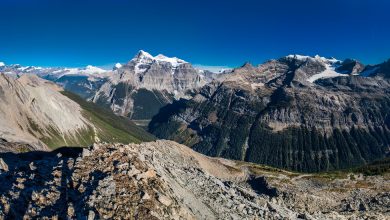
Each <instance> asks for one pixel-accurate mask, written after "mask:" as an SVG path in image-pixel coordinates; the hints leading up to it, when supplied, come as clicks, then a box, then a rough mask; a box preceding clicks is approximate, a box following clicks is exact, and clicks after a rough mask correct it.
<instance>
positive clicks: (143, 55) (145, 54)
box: [135, 50, 153, 59]
mask: <svg viewBox="0 0 390 220" xmlns="http://www.w3.org/2000/svg"><path fill="white" fill-rule="evenodd" d="M135 57H136V58H150V59H153V56H152V55H151V54H150V53H148V52H146V51H144V50H140V51H138V53H137V55H136V56H135Z"/></svg>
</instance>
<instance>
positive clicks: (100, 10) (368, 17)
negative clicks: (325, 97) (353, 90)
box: [0, 0, 390, 67]
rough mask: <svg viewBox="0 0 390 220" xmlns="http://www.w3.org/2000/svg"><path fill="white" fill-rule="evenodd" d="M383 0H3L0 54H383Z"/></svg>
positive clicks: (23, 58)
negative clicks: (141, 50)
mask: <svg viewBox="0 0 390 220" xmlns="http://www.w3.org/2000/svg"><path fill="white" fill-rule="evenodd" d="M389 11H390V1H386V0H360V1H359V0H354V1H352V0H295V1H292V0H272V1H271V0H269V1H261V0H257V1H256V0H240V1H238V0H224V1H211V0H187V1H183V0H180V1H179V0H165V1H157V0H143V1H140V0H137V1H125V0H104V1H103V0H1V1H0V61H4V62H5V63H9V64H10V63H20V64H22V65H40V66H85V65H88V64H92V65H96V66H107V65H112V64H113V63H116V62H126V61H127V60H129V59H131V58H132V57H133V56H134V55H135V53H136V52H137V51H138V50H140V49H143V50H145V51H148V52H150V53H151V54H153V55H157V54H158V53H162V54H165V55H168V56H177V57H179V58H182V59H184V60H187V61H189V62H191V63H193V64H199V65H204V66H230V67H234V66H239V65H241V64H242V63H244V62H246V61H250V62H252V63H254V64H258V63H262V62H264V61H265V60H268V59H271V58H278V57H281V56H285V55H288V54H305V55H316V54H319V55H321V56H334V57H336V58H339V59H344V58H348V57H352V58H356V59H359V60H361V61H363V62H364V63H379V62H382V61H384V60H386V59H388V58H390V28H389V26H390V25H389V23H390V13H389Z"/></svg>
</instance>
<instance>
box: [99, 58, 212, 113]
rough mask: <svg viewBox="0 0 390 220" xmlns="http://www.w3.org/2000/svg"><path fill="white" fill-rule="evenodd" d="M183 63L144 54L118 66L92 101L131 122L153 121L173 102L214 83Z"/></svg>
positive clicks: (189, 65)
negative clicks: (135, 120)
mask: <svg viewBox="0 0 390 220" xmlns="http://www.w3.org/2000/svg"><path fill="white" fill-rule="evenodd" d="M204 73H205V72H204V71H201V70H197V69H195V68H194V67H192V65H191V64H190V63H188V62H186V61H184V60H181V59H179V58H176V57H173V58H171V57H166V56H164V55H161V54H160V55H157V56H152V55H150V54H149V53H147V52H145V51H142V50H141V51H139V53H138V54H137V55H136V56H135V57H134V58H133V59H132V60H130V61H129V62H128V63H127V64H124V65H121V66H117V67H116V68H115V70H114V71H113V72H112V73H111V75H110V76H109V77H108V81H107V82H106V83H104V84H103V85H102V86H101V88H100V89H99V90H98V91H97V92H96V95H95V97H94V98H93V101H94V102H95V103H97V104H100V105H105V106H108V107H110V108H111V109H112V110H113V111H114V112H115V113H116V114H118V115H122V116H126V117H129V118H131V119H151V118H152V117H153V116H154V115H155V114H157V112H158V111H159V109H160V108H161V107H163V106H165V105H166V104H169V103H171V102H172V101H173V100H175V99H178V98H183V97H190V95H191V92H192V91H193V90H194V89H197V88H200V87H201V86H203V85H205V84H206V83H207V82H208V81H210V80H211V77H210V75H209V74H208V72H207V73H206V74H204Z"/></svg>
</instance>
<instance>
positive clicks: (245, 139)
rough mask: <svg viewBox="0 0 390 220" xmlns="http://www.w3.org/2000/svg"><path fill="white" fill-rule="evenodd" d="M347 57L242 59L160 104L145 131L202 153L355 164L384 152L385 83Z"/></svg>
mask: <svg viewBox="0 0 390 220" xmlns="http://www.w3.org/2000/svg"><path fill="white" fill-rule="evenodd" d="M351 62H352V61H345V62H341V61H338V60H336V59H333V58H332V59H326V58H323V57H319V56H316V57H307V56H299V55H290V56H287V57H284V58H281V59H278V60H271V61H268V62H266V63H264V64H262V65H260V66H257V67H255V66H252V65H250V64H246V65H244V66H242V67H241V68H238V69H234V70H232V71H231V72H230V73H226V74H221V75H220V76H219V77H218V78H217V80H216V81H214V82H212V83H209V84H207V85H205V86H204V87H202V88H201V89H199V92H197V93H196V94H195V95H194V97H193V98H192V99H191V100H179V101H176V102H174V103H173V104H171V105H168V106H166V107H164V108H162V109H161V111H160V112H159V114H158V115H156V116H155V117H154V118H153V120H152V121H151V123H150V124H149V129H150V131H151V132H152V133H154V134H155V135H156V136H158V137H160V138H165V139H171V140H175V141H178V142H180V143H184V144H186V145H189V146H191V147H192V148H193V149H195V150H197V151H199V152H201V153H204V154H206V155H210V156H216V157H225V158H229V159H235V160H244V161H250V162H255V163H260V164H268V165H272V166H276V167H280V168H287V169H293V170H299V171H305V172H315V171H324V170H333V169H340V168H348V167H354V166H359V165H362V164H365V163H368V162H370V161H373V160H375V159H380V158H383V157H385V156H386V155H387V154H389V146H390V142H389V140H388V138H387V137H389V135H390V117H389V110H388V109H390V99H389V95H388V94H390V81H389V80H388V79H386V78H383V77H380V76H376V77H365V76H361V75H359V74H360V73H358V72H359V71H360V70H361V69H362V68H361V67H358V66H359V64H358V63H357V62H355V61H353V62H352V64H353V65H352V66H348V65H349V63H351ZM347 64H348V65H347ZM381 69H385V68H384V67H381ZM341 70H343V71H341ZM347 70H348V71H347ZM346 71H347V72H346ZM357 74H358V75H357Z"/></svg>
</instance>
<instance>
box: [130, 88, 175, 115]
mask: <svg viewBox="0 0 390 220" xmlns="http://www.w3.org/2000/svg"><path fill="white" fill-rule="evenodd" d="M165 96H169V95H168V94H165ZM132 98H133V100H134V113H133V114H132V116H131V118H132V119H138V120H139V119H151V118H152V117H153V116H154V115H156V114H157V113H158V111H159V110H160V108H162V107H163V106H165V105H167V104H168V102H167V100H166V98H165V97H164V95H163V94H162V92H160V91H157V90H154V91H149V90H146V89H139V90H138V91H136V92H135V93H133V94H132ZM170 99H172V100H173V97H170Z"/></svg>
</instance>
